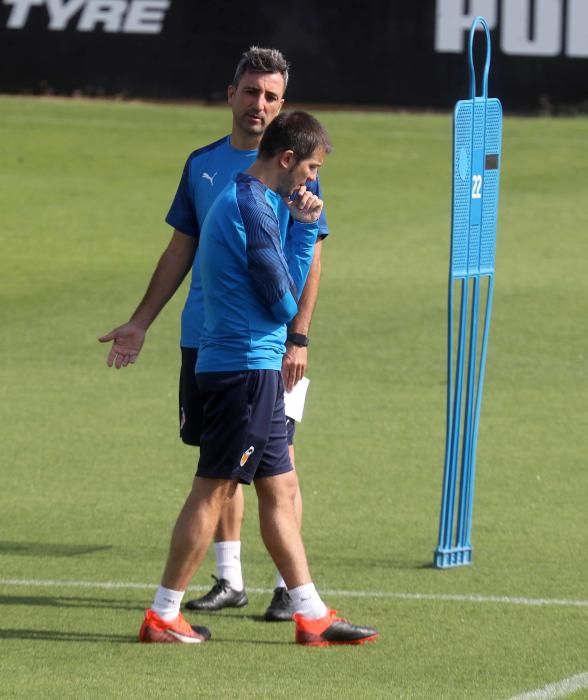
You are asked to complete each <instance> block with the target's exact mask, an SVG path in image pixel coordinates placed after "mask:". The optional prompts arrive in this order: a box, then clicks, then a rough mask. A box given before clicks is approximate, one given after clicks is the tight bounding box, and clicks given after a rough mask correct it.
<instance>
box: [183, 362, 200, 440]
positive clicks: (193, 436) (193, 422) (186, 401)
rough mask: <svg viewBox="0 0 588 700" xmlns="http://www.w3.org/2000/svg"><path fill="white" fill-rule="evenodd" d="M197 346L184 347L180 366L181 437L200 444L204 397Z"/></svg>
mask: <svg viewBox="0 0 588 700" xmlns="http://www.w3.org/2000/svg"><path fill="white" fill-rule="evenodd" d="M197 359H198V349H197V348H182V366H181V368H180V391H179V414H180V437H181V439H182V440H183V442H185V443H186V445H199V444H200V434H201V433H202V397H201V396H200V389H199V388H198V384H197V383H196V374H195V372H196V360H197Z"/></svg>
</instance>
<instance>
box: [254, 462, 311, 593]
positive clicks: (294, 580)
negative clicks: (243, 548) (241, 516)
mask: <svg viewBox="0 0 588 700" xmlns="http://www.w3.org/2000/svg"><path fill="white" fill-rule="evenodd" d="M255 488H256V490H257V496H258V499H259V525H260V528H261V536H262V539H263V542H264V544H265V546H266V547H267V550H268V552H269V553H270V556H271V557H272V559H273V561H274V564H275V565H276V567H277V568H278V570H279V571H280V572H281V573H282V575H283V577H284V580H285V582H286V585H287V586H288V588H295V587H296V586H301V585H303V584H306V583H310V581H311V578H310V571H309V569H308V563H307V561H306V553H305V551H304V544H303V542H302V536H301V534H300V526H299V521H298V518H297V515H296V512H297V511H296V508H297V506H296V494H297V493H298V492H299V488H298V479H297V477H296V472H295V471H291V472H287V473H286V474H280V475H279V476H272V477H266V478H263V479H256V481H255Z"/></svg>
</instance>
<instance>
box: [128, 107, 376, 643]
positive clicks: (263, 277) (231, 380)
mask: <svg viewBox="0 0 588 700" xmlns="http://www.w3.org/2000/svg"><path fill="white" fill-rule="evenodd" d="M330 150H331V144H330V141H329V137H328V135H327V133H326V131H325V130H324V128H323V127H322V126H321V124H320V123H319V122H318V121H317V120H316V119H314V118H313V117H312V116H311V115H309V114H307V113H306V112H291V113H286V114H281V115H279V116H278V117H276V119H274V121H273V122H272V123H271V124H270V126H269V127H268V128H267V129H266V131H265V133H264V136H263V138H262V140H261V143H260V146H259V153H258V157H257V159H256V161H255V162H254V163H253V165H252V166H251V167H250V168H249V169H248V170H247V171H246V172H245V173H240V174H238V175H237V176H236V177H235V178H234V180H232V181H231V182H230V183H229V184H228V185H227V186H226V187H225V189H224V190H223V192H222V193H221V194H220V195H219V197H218V198H217V200H216V201H215V203H214V204H213V206H212V207H211V209H210V211H209V214H208V216H207V218H206V221H205V222H204V226H203V228H202V232H201V240H200V250H201V253H200V255H201V258H200V266H201V277H202V290H203V296H204V312H205V313H204V327H203V332H202V338H201V343H200V349H199V354H198V361H197V365H196V378H197V383H198V386H199V388H200V392H201V395H202V399H203V425H202V434H201V439H200V444H201V451H200V460H199V463H198V470H197V472H196V477H195V478H194V482H193V486H192V491H191V493H190V494H189V496H188V498H187V499H186V502H185V504H184V507H183V509H182V511H181V512H180V515H179V517H178V520H177V522H176V525H175V528H174V531H173V534H172V539H171V544H170V551H169V556H168V560H167V563H166V567H165V570H164V573H163V576H162V580H161V585H160V586H159V588H158V590H157V593H156V595H155V599H154V602H153V605H152V607H151V608H150V609H149V610H147V611H146V613H145V619H144V621H143V624H142V626H141V630H140V632H139V639H140V641H142V642H146V643H152V642H183V643H199V642H203V641H206V640H207V639H209V638H210V632H209V631H208V630H207V629H206V628H204V627H192V626H191V625H189V624H188V623H187V621H186V620H185V618H184V617H183V615H182V613H181V612H180V605H181V602H182V598H183V595H184V592H185V590H186V588H187V586H188V584H189V582H190V579H191V578H192V576H193V575H194V573H195V571H196V570H197V568H198V566H199V565H200V563H201V562H202V559H203V557H204V555H205V553H206V550H207V548H208V546H209V544H210V541H211V540H212V537H213V535H214V531H215V529H216V526H217V523H218V520H219V518H220V514H221V510H222V506H223V503H224V501H225V500H226V498H227V497H230V495H231V494H232V493H233V492H234V491H235V488H236V486H237V483H239V482H240V483H244V484H250V483H252V482H253V483H254V484H255V488H256V491H257V496H258V499H259V519H260V528H261V533H262V537H263V541H264V543H265V545H266V547H267V549H268V551H269V553H270V555H271V557H272V559H273V560H274V563H275V565H276V567H277V568H278V569H279V571H280V572H281V573H282V575H283V577H284V580H285V582H286V585H287V587H288V592H289V594H290V597H291V600H292V604H293V607H294V615H293V619H294V621H295V623H296V642H297V643H299V644H305V645H311V646H327V645H331V644H363V643H364V642H367V641H370V640H373V639H375V638H376V637H377V635H378V633H377V632H376V630H375V629H373V628H371V627H360V626H357V625H353V624H352V623H350V622H348V621H347V620H344V619H341V618H338V617H336V612H335V611H334V610H330V609H328V608H327V606H326V605H325V604H324V602H323V601H322V599H321V597H320V596H319V594H318V592H317V591H316V588H315V586H314V584H313V582H312V578H311V575H310V571H309V568H308V564H307V560H306V554H305V550H304V545H303V542H302V536H301V534H300V528H299V524H298V521H297V515H296V506H295V495H296V487H297V480H296V476H295V472H294V471H293V467H292V464H291V462H290V457H289V454H288V443H287V432H286V418H285V414H284V386H283V381H282V356H283V354H284V352H285V340H286V324H287V323H288V322H289V321H291V320H292V318H294V316H295V315H296V313H297V311H298V306H297V301H298V299H299V296H300V292H299V290H301V289H302V288H303V287H304V284H305V282H306V277H307V275H308V271H309V268H310V265H311V262H312V258H313V252H314V243H315V240H316V237H317V235H318V219H319V216H320V213H321V210H322V206H323V204H322V201H321V200H320V199H319V198H318V197H317V196H316V195H315V194H313V193H312V192H310V191H309V190H308V189H307V187H306V183H307V182H308V181H312V180H316V177H317V173H318V169H319V167H320V166H321V165H322V163H323V160H324V158H325V156H326V155H327V154H328V153H329V152H330ZM282 203H285V204H286V206H287V207H288V208H289V210H290V212H291V214H292V217H293V219H294V225H293V226H292V229H291V231H290V235H289V239H288V244H287V246H286V250H284V244H283V240H284V236H283V233H282V232H281V231H280V224H279V217H278V213H279V209H280V207H281V205H282Z"/></svg>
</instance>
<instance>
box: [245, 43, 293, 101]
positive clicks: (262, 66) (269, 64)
mask: <svg viewBox="0 0 588 700" xmlns="http://www.w3.org/2000/svg"><path fill="white" fill-rule="evenodd" d="M289 68H290V64H289V63H288V61H286V59H285V58H284V56H283V54H282V52H281V51H278V49H261V48H259V46H250V47H249V49H248V50H247V51H244V52H243V55H242V56H241V60H240V61H239V63H238V64H237V69H236V70H235V76H234V77H233V85H234V86H235V87H236V86H237V85H238V84H239V81H240V80H241V78H242V77H243V76H244V75H245V73H247V71H250V72H251V73H281V75H282V78H284V92H286V88H287V87H288V69H289Z"/></svg>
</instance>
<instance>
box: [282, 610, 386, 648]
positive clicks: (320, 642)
mask: <svg viewBox="0 0 588 700" xmlns="http://www.w3.org/2000/svg"><path fill="white" fill-rule="evenodd" d="M336 615H337V611H336V610H328V611H327V614H326V615H325V616H324V617H320V618H319V619H318V620H311V619H309V618H307V617H303V616H302V615H301V614H300V613H294V615H293V617H292V619H293V620H294V622H295V623H296V644H305V645H307V646H315V647H327V646H331V645H332V644H365V642H371V641H372V640H374V639H376V637H377V636H378V631H377V630H375V629H374V628H373V627H359V626H358V625H352V624H351V622H348V621H347V620H344V619H343V618H341V617H336Z"/></svg>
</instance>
